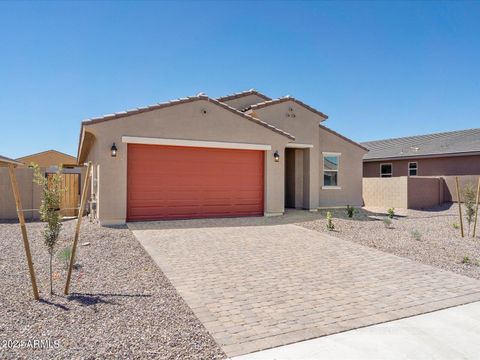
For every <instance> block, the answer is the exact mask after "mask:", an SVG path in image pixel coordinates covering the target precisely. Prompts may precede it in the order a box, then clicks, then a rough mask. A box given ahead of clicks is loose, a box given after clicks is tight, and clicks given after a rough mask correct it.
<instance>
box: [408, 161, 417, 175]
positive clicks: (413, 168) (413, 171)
mask: <svg viewBox="0 0 480 360" xmlns="http://www.w3.org/2000/svg"><path fill="white" fill-rule="evenodd" d="M417 175H418V162H416V161H412V162H409V163H408V176H417Z"/></svg>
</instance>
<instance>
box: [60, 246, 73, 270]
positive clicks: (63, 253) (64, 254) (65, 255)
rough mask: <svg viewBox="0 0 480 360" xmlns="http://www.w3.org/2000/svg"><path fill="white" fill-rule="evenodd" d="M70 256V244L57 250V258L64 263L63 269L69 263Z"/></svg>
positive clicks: (66, 267)
mask: <svg viewBox="0 0 480 360" xmlns="http://www.w3.org/2000/svg"><path fill="white" fill-rule="evenodd" d="M71 256H72V248H71V247H70V246H67V247H64V248H63V249H62V250H60V251H59V252H57V259H58V260H60V261H61V262H63V263H64V264H65V269H68V264H69V263H70V257H71Z"/></svg>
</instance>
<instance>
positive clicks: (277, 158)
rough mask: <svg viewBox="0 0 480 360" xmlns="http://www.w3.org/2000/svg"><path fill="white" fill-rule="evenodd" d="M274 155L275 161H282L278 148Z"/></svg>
mask: <svg viewBox="0 0 480 360" xmlns="http://www.w3.org/2000/svg"><path fill="white" fill-rule="evenodd" d="M273 157H274V159H275V162H279V161H280V154H279V153H278V150H275V153H274V154H273Z"/></svg>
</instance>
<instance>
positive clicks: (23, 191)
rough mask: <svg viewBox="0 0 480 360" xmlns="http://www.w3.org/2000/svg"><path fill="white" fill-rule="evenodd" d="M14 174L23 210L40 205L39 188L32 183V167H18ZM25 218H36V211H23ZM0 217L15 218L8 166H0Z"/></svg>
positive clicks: (37, 216) (5, 218) (4, 218)
mask: <svg viewBox="0 0 480 360" xmlns="http://www.w3.org/2000/svg"><path fill="white" fill-rule="evenodd" d="M15 174H16V178H17V183H18V189H19V192H20V198H21V201H22V207H23V209H24V210H28V209H38V208H39V207H40V202H41V200H40V195H41V188H40V186H38V185H35V184H33V169H30V168H25V167H20V168H16V169H15ZM24 216H25V219H27V220H32V219H38V218H39V213H38V211H25V212H24ZM0 219H2V220H10V219H17V210H16V206H15V199H14V197H13V192H12V184H11V181H10V175H9V173H8V168H5V167H0Z"/></svg>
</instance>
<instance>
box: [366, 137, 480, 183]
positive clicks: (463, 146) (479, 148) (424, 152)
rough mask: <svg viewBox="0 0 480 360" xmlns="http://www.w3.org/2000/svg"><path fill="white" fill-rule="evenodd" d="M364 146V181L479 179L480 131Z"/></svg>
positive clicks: (380, 142)
mask: <svg viewBox="0 0 480 360" xmlns="http://www.w3.org/2000/svg"><path fill="white" fill-rule="evenodd" d="M361 144H362V145H363V146H365V147H366V148H368V149H369V152H368V153H367V154H366V155H365V157H364V158H363V176H364V177H396V176H451V175H458V176H460V175H480V129H470V130H460V131H452V132H444V133H436V134H428V135H419V136H410V137H403V138H396V139H386V140H378V141H369V142H364V143H361Z"/></svg>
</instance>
